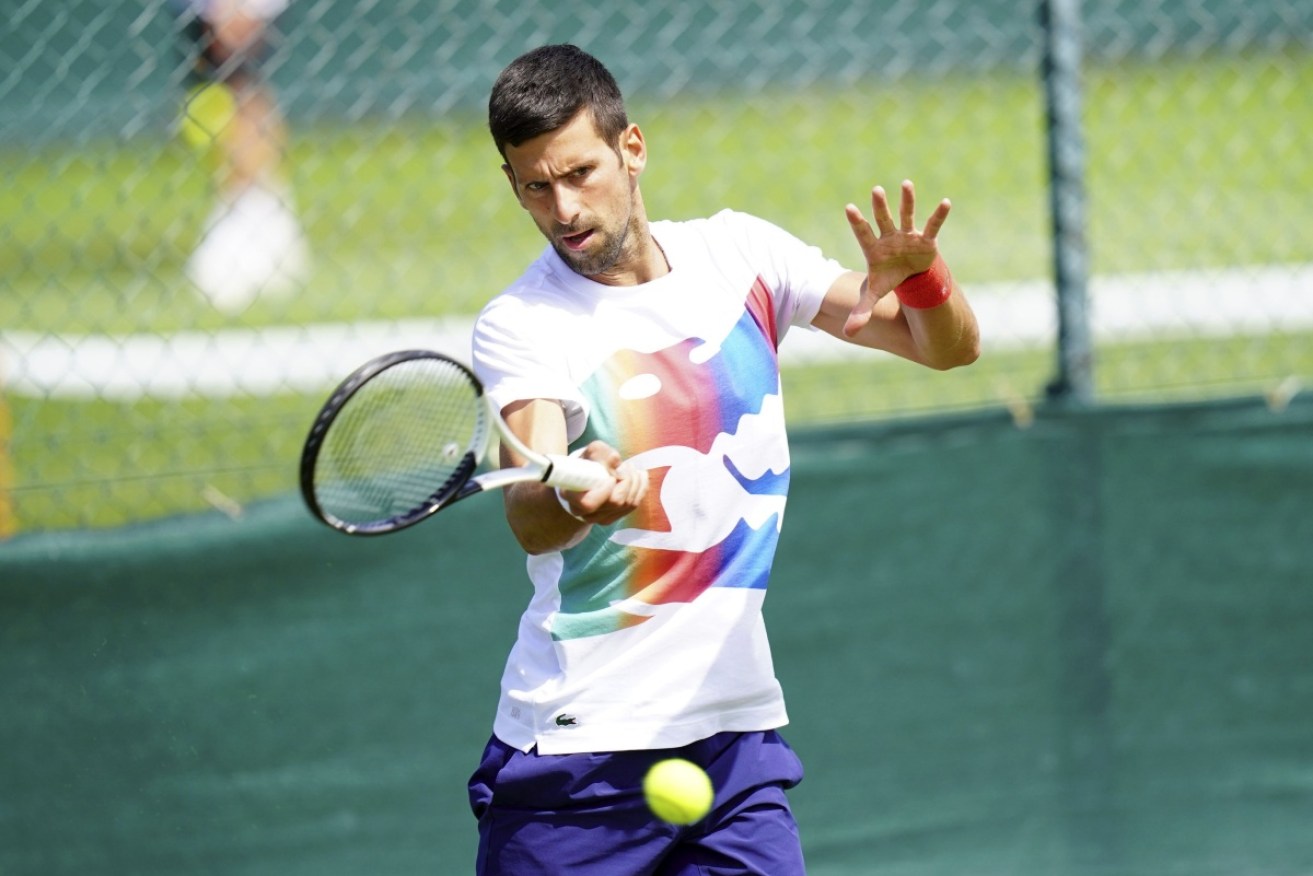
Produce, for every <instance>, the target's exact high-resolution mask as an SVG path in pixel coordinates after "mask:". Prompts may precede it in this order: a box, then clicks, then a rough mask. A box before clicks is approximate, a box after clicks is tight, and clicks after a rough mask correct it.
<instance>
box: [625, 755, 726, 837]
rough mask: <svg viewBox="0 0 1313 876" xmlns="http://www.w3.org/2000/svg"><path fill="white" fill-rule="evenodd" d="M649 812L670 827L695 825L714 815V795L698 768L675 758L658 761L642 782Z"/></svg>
mask: <svg viewBox="0 0 1313 876" xmlns="http://www.w3.org/2000/svg"><path fill="white" fill-rule="evenodd" d="M643 796H644V797H646V798H647V805H648V808H649V809H651V810H652V813H653V814H654V815H655V816H656V817H657V818H660V819H661V820H662V821H666V822H669V823H670V824H692V823H693V822H695V821H699V820H701V819H702V817H703V816H705V815H706V814H707V813H708V812H710V811H711V801H712V799H713V798H714V797H715V791H714V790H713V789H712V787H711V779H709V778H707V774H706V773H704V772H703V771H702V769H701V768H700V767H698V766H697V765H696V764H693V763H690V762H689V761H686V760H684V759H682V758H678V757H674V758H670V759H669V760H663V761H658V762H657V763H656V764H654V765H653V766H652V768H651V769H650V770H648V771H647V775H646V776H645V777H644V778H643Z"/></svg>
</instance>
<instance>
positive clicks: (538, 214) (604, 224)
mask: <svg viewBox="0 0 1313 876" xmlns="http://www.w3.org/2000/svg"><path fill="white" fill-rule="evenodd" d="M617 147H618V148H619V154H617V151H616V150H617ZM645 160H646V152H645V151H644V146H643V138H642V134H641V133H639V131H638V128H637V127H636V126H634V125H630V126H629V128H628V129H627V130H626V131H625V132H624V133H622V134H621V136H620V139H619V142H618V143H608V142H606V141H605V140H603V139H602V138H601V137H600V136H599V135H598V133H597V130H596V129H595V127H594V126H593V118H592V114H591V113H590V112H589V111H587V110H584V111H582V112H580V113H579V114H578V115H576V116H575V117H574V119H572V120H571V121H570V122H568V123H567V124H565V125H564V126H563V127H560V128H558V129H556V130H555V131H551V132H549V133H546V134H543V135H541V136H539V137H535V138H533V139H532V140H529V141H527V142H525V143H522V144H520V145H519V146H507V147H506V164H505V165H503V168H502V169H503V170H504V171H505V172H506V176H507V178H508V179H509V180H510V182H511V186H512V188H514V190H515V196H516V198H518V199H519V202H520V206H522V207H524V209H526V210H528V211H529V215H531V216H532V217H533V221H534V223H535V224H536V225H537V226H538V230H539V231H541V232H542V233H543V236H544V237H546V238H547V240H548V242H549V243H551V245H552V247H553V248H554V249H555V250H556V252H557V253H559V254H560V256H561V259H562V260H563V261H564V262H565V263H566V264H567V265H569V266H570V267H571V268H573V269H574V271H575V272H576V273H579V274H582V275H583V276H585V277H590V278H593V279H596V280H598V281H599V282H607V279H608V276H609V275H612V274H615V273H621V272H623V269H624V268H625V266H626V263H627V262H628V260H629V259H631V258H632V257H633V256H634V254H635V252H636V247H637V246H638V240H637V238H638V237H639V235H638V234H635V233H633V229H634V228H635V226H637V225H638V224H640V223H641V222H644V221H646V220H645V218H644V217H643V216H642V215H641V212H642V211H641V210H636V209H635V205H636V193H637V190H638V175H639V173H640V172H641V170H642V168H643V164H644V162H645ZM640 231H641V229H640Z"/></svg>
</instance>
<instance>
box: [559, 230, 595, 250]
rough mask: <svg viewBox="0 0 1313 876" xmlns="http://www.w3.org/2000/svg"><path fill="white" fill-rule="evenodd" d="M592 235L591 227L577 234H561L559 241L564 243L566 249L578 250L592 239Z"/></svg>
mask: <svg viewBox="0 0 1313 876" xmlns="http://www.w3.org/2000/svg"><path fill="white" fill-rule="evenodd" d="M592 236H593V232H592V229H589V230H588V231H580V232H578V233H577V234H562V235H561V243H563V244H565V247H566V249H569V250H571V251H574V252H578V251H579V250H581V249H583V248H584V247H585V246H587V245H588V241H589V240H591V239H592Z"/></svg>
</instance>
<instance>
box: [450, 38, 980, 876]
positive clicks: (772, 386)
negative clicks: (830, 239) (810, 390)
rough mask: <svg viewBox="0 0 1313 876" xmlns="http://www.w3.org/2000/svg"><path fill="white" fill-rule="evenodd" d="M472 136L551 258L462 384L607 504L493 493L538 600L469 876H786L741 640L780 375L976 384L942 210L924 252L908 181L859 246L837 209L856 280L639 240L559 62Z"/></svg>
mask: <svg viewBox="0 0 1313 876" xmlns="http://www.w3.org/2000/svg"><path fill="white" fill-rule="evenodd" d="M489 122H490V128H491V131H492V136H493V139H494V141H495V142H496V145H497V148H498V150H499V151H500V152H501V155H502V157H503V159H504V161H505V163H504V165H503V170H504V171H505V174H506V178H507V180H508V182H509V183H510V186H511V190H512V193H513V194H514V196H515V198H516V200H517V201H518V202H519V203H520V205H521V206H522V207H523V208H524V209H525V210H526V211H527V212H528V213H529V216H530V217H531V218H532V219H533V221H534V223H535V224H536V225H537V226H538V229H539V230H540V231H541V232H542V233H543V236H544V237H546V238H547V241H548V244H549V245H548V246H547V247H546V248H545V249H544V250H543V252H542V254H541V255H540V256H539V257H538V259H537V261H535V262H534V263H533V264H532V265H530V266H529V268H528V270H527V271H526V272H525V273H524V274H523V276H521V277H520V278H519V279H518V280H517V281H516V282H515V283H514V284H512V285H511V286H510V287H509V288H508V289H506V290H505V291H504V292H503V293H502V294H500V295H499V296H497V297H496V298H494V299H493V300H492V301H491V302H490V303H489V304H488V305H487V306H486V307H485V308H484V310H483V312H482V313H481V314H480V316H479V318H478V320H477V323H476V325H475V330H474V340H473V356H474V364H475V369H476V371H477V373H478V376H479V377H480V379H481V380H482V381H483V382H484V384H485V386H486V388H487V391H488V392H489V393H490V395H491V397H492V399H493V400H494V402H495V403H496V404H497V405H498V406H499V407H500V409H501V410H502V411H503V412H504V415H505V417H506V420H507V421H508V423H509V424H510V425H511V427H512V428H513V430H514V431H515V433H516V434H517V435H519V436H521V437H522V438H523V439H524V440H525V441H526V442H527V443H528V445H529V446H531V447H534V448H536V449H537V450H541V451H547V452H553V453H562V452H569V451H573V452H576V453H579V454H581V455H583V456H584V457H586V458H589V459H593V460H596V461H598V462H600V463H602V464H603V465H605V466H607V467H609V469H610V470H611V471H612V473H613V475H614V477H615V483H614V485H613V486H609V487H600V488H598V489H595V490H592V491H588V492H584V493H578V492H556V491H553V490H551V489H549V488H547V487H545V486H543V485H541V484H536V483H535V484H522V485H516V486H514V487H512V488H511V489H509V490H507V492H506V497H505V500H506V514H507V519H508V521H509V523H510V527H511V529H512V531H513V532H514V534H515V537H516V538H517V539H518V541H519V543H520V544H521V545H522V546H523V548H524V550H525V552H526V553H527V555H528V574H529V578H530V579H531V581H532V584H533V588H534V595H533V598H532V600H531V601H530V604H529V606H528V609H527V610H526V611H525V613H524V614H523V616H522V618H521V621H520V625H519V633H518V638H517V641H516V642H515V645H514V647H513V649H512V651H511V653H510V657H509V660H508V662H507V664H506V668H505V673H504V675H503V678H502V691H501V698H500V702H499V704H498V707H497V710H496V716H495V720H494V724H493V735H492V738H491V740H490V741H489V743H488V746H487V748H486V750H485V752H484V755H483V759H482V762H481V764H480V766H479V767H478V769H477V770H476V771H475V773H474V774H473V776H472V777H471V780H470V786H469V791H470V800H471V805H472V808H473V810H474V813H475V815H476V816H477V818H478V825H479V833H480V844H479V854H478V872H479V873H481V874H485V876H491V874H517V876H523V874H529V873H569V874H571V876H582V874H594V876H603V874H604V876H617V874H662V876H676V874H687V876H693V874H709V873H735V874H744V873H755V874H768V876H792V874H800V873H803V872H804V864H803V856H802V849H801V844H800V842H799V838H798V830H797V826H796V824H795V821H794V818H793V816H792V814H791V812H790V808H789V802H788V799H787V797H786V795H785V791H786V790H787V789H789V788H791V787H793V786H794V785H796V784H797V783H798V782H799V781H800V780H801V779H802V772H803V771H802V766H801V764H800V763H799V760H798V758H797V757H796V756H795V754H794V753H793V751H792V750H790V748H789V746H788V745H787V744H786V743H785V741H784V739H783V738H782V737H781V736H780V734H779V732H778V728H780V727H781V726H783V725H784V724H785V723H786V722H787V720H788V719H787V715H786V712H785V706H784V699H783V696H782V693H781V689H780V685H779V683H778V682H777V681H776V678H775V673H774V669H773V667H772V663H771V653H770V648H769V645H768V643H767V639H766V631H765V628H764V625H763V621H762V600H763V598H764V597H765V594H766V586H767V582H768V579H769V575H770V569H771V563H772V559H773V555H774V551H775V547H776V541H777V538H778V535H779V531H780V523H781V520H782V518H783V515H784V505H785V496H786V493H787V490H788V484H789V451H788V446H787V442H786V438H785V428H784V425H785V424H784V413H783V412H784V409H783V405H782V403H781V396H780V375H779V368H778V360H777V352H776V351H777V349H778V348H779V345H780V342H781V341H782V340H783V339H784V337H785V335H786V334H787V333H788V332H789V331H790V330H791V329H804V330H805V329H806V328H807V327H814V328H816V329H819V330H821V331H824V332H827V333H829V334H831V335H833V336H834V337H835V338H836V339H837V342H846V343H851V344H859V345H862V346H866V347H871V348H875V349H879V350H886V351H889V352H891V353H895V354H897V355H899V356H902V357H904V358H906V359H910V360H911V361H913V362H917V363H920V364H923V365H926V366H929V367H932V368H936V369H949V368H953V367H956V366H959V365H966V364H968V363H970V362H972V361H974V360H975V359H976V357H977V355H978V343H979V340H978V331H977V326H976V321H975V318H974V317H973V315H972V312H971V308H970V307H969V306H968V304H967V301H966V298H965V297H964V296H963V294H962V291H961V290H960V289H959V288H958V287H957V285H956V284H955V283H954V282H953V279H952V277H951V275H950V273H949V271H948V268H947V266H946V265H945V264H944V260H943V259H942V257H941V256H940V255H939V252H938V246H937V243H936V235H937V234H938V232H939V229H940V227H941V226H942V225H943V223H944V220H945V219H946V217H947V215H948V212H949V204H948V203H947V202H946V201H945V202H942V203H941V204H939V205H938V206H937V207H936V208H935V209H934V211H933V212H932V213H931V215H930V217H929V219H928V220H927V221H926V223H925V225H924V227H922V228H919V229H918V228H917V226H916V224H915V216H914V209H915V203H914V191H913V188H912V186H911V184H910V183H905V184H904V185H903V187H902V191H901V193H900V203H899V208H898V216H897V217H895V216H894V215H893V212H892V210H891V207H890V204H889V202H888V200H887V198H886V196H885V194H884V192H883V190H881V189H879V188H877V189H875V190H873V193H872V209H873V219H874V225H872V224H871V222H870V221H868V219H867V218H866V217H865V215H864V214H863V212H862V211H861V210H859V209H857V208H856V207H855V206H851V205H850V206H849V207H848V208H847V218H848V221H849V223H850V224H851V226H852V230H853V233H854V235H855V237H856V240H857V244H858V247H859V249H860V252H861V253H862V255H863V257H864V260H865V265H864V266H862V269H861V270H857V271H851V270H846V269H845V268H844V267H842V266H841V265H840V264H839V263H838V262H836V261H834V260H832V259H830V258H827V257H826V256H824V255H822V254H821V252H819V251H818V250H817V249H815V248H813V247H810V246H808V245H806V244H804V243H803V242H801V241H799V240H798V239H796V238H795V237H793V236H792V235H790V234H789V233H787V232H786V231H784V230H782V229H780V228H778V227H776V226H775V225H772V224H771V223H769V222H766V221H764V220H762V219H759V218H755V217H753V216H749V215H745V214H742V213H736V212H732V211H729V210H726V211H723V212H721V213H718V214H716V215H714V216H712V217H710V218H706V219H699V220H694V221H686V222H671V221H661V222H649V220H648V217H647V213H646V210H645V209H644V206H643V196H642V192H641V191H640V187H639V178H640V176H641V175H642V173H643V169H644V167H645V165H646V164H647V157H648V153H647V146H646V143H645V141H644V138H643V134H642V131H641V130H640V129H639V128H638V126H637V125H635V124H633V123H631V122H630V121H629V119H628V117H627V115H626V111H625V106H624V102H623V100H622V97H621V93H620V90H619V88H618V87H617V85H616V82H615V80H614V78H613V77H612V76H611V74H610V73H609V72H608V71H607V70H606V68H605V67H603V65H602V64H601V63H600V62H598V61H597V60H596V59H595V58H593V57H592V56H590V55H588V54H587V53H585V52H583V51H581V50H580V49H578V48H575V47H573V46H568V45H553V46H546V47H542V48H539V49H536V50H533V51H531V52H529V53H527V54H525V55H523V56H522V57H520V58H518V59H517V60H515V61H514V62H513V63H511V64H510V65H509V66H508V67H507V68H506V69H505V70H504V71H503V72H502V73H501V75H500V77H499V78H498V79H497V81H496V84H495V85H494V87H493V90H492V95H491V99H490V101H489ZM836 212H837V211H836ZM503 457H504V459H503V462H504V464H507V465H516V464H519V462H520V460H518V459H516V458H515V455H514V454H513V453H508V452H506V451H504V450H503ZM878 525H879V521H871V523H870V526H871V528H872V529H874V528H875V527H876V526H878ZM674 756H677V757H684V758H687V759H689V760H691V761H693V762H695V763H697V764H699V765H701V766H702V767H703V768H704V769H705V770H706V771H707V773H708V774H709V775H710V777H711V779H712V782H713V784H714V786H715V789H716V796H715V804H714V806H713V808H712V810H711V812H710V814H709V815H708V816H707V817H706V818H705V819H703V820H702V821H700V822H698V823H697V824H695V825H693V826H691V827H687V828H676V827H674V826H671V825H667V824H663V823H661V822H659V821H657V820H656V819H655V818H654V817H653V816H652V814H651V813H650V812H649V811H648V810H647V808H646V807H645V805H644V801H643V797H642V793H641V789H640V784H641V781H642V778H643V775H644V773H645V772H646V770H647V768H648V767H649V766H650V765H651V764H653V763H654V762H656V761H657V760H660V759H662V758H666V757H674Z"/></svg>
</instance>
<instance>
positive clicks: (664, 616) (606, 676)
mask: <svg viewBox="0 0 1313 876" xmlns="http://www.w3.org/2000/svg"><path fill="white" fill-rule="evenodd" d="M651 229H652V234H653V236H654V237H655V239H656V240H657V242H658V243H659V244H660V246H661V248H662V250H663V251H664V252H665V254H666V258H667V260H668V262H669V264H670V272H669V273H668V274H666V275H665V276H663V277H660V278H658V279H656V280H653V281H651V282H649V283H644V284H641V285H637V286H605V285H601V284H599V283H595V282H593V281H591V280H589V279H587V278H585V277H582V276H580V275H578V274H576V273H575V272H574V271H572V270H571V269H570V268H569V267H567V266H566V265H565V263H564V262H562V261H561V259H560V257H559V256H558V255H557V254H556V252H555V251H554V250H552V248H551V247H548V248H547V249H546V250H545V251H544V252H543V254H542V256H540V257H539V258H538V260H537V261H535V262H534V263H533V264H532V265H531V266H530V267H529V269H528V270H527V271H526V272H525V274H524V275H523V276H522V277H521V278H520V279H519V280H517V281H516V282H515V283H514V284H513V285H512V286H511V287H510V288H509V289H507V290H506V291H505V292H503V293H502V294H501V295H499V296H498V297H496V298H495V299H493V300H492V301H491V302H489V304H488V305H487V307H485V308H484V310H483V312H482V313H481V314H480V316H479V319H478V321H477V323H476V325H475V332H474V368H475V371H476V372H477V374H478V376H479V378H480V380H482V381H483V383H484V386H485V387H486V391H487V392H488V394H489V396H490V397H491V399H492V401H493V403H494V404H496V405H497V406H498V407H499V408H500V407H504V406H505V405H507V404H508V403H510V402H512V401H516V400H521V399H537V398H546V399H557V400H560V402H561V403H562V405H563V407H564V410H565V413H566V423H567V431H568V437H569V439H570V442H571V447H581V446H583V445H585V444H587V443H588V442H589V441H591V440H593V439H595V438H600V439H601V440H603V441H605V442H607V443H608V444H610V445H612V446H614V447H615V448H617V449H618V450H619V451H620V453H621V455H622V456H623V457H624V458H626V459H627V460H629V461H630V462H631V463H632V464H634V465H637V466H640V467H642V468H646V469H648V471H649V476H650V482H651V486H650V489H649V493H648V498H647V500H646V502H645V503H644V505H643V507H641V508H639V509H638V510H637V511H635V512H634V513H633V514H631V515H629V516H628V517H627V518H625V519H624V520H621V521H620V522H618V523H616V524H613V525H611V526H593V527H591V528H590V529H589V531H588V532H587V534H586V536H585V537H584V538H583V539H582V540H581V541H580V542H579V543H577V544H575V545H573V546H571V547H569V548H567V549H565V550H563V551H559V552H554V553H549V554H545V555H541V556H531V557H529V561H528V571H529V577H530V579H531V581H532V583H533V587H534V595H533V598H532V600H531V602H530V604H529V607H528V609H527V610H526V611H525V613H524V614H523V616H522V617H521V619H520V625H519V632H518V637H517V640H516V643H515V646H514V648H513V649H512V651H511V654H510V658H509V659H508V661H507V664H506V670H505V673H504V675H503V676H502V693H501V700H500V703H499V705H498V709H497V715H496V720H495V722H494V726H493V732H494V733H495V734H496V735H497V737H498V738H500V739H501V740H502V741H504V742H506V743H507V744H509V745H513V746H516V747H518V748H520V749H523V750H526V751H527V750H528V749H530V748H531V747H533V746H534V745H537V746H538V750H539V751H540V752H541V753H543V754H556V753H566V752H580V751H621V750H630V749H644V748H669V747H676V746H681V745H686V744H688V743H690V742H693V741H696V740H698V739H702V738H705V737H707V736H710V735H712V734H715V733H718V732H722V731H750V730H766V729H771V728H774V727H779V726H781V725H783V724H785V723H787V720H788V719H787V716H786V714H785V709H784V699H783V695H782V693H781V691H780V686H779V683H778V682H777V681H776V679H775V672H774V668H773V665H772V663H771V655H770V648H769V646H768V644H767V641H766V632H765V626H764V624H763V621H762V615H761V607H762V600H763V599H764V597H765V593H766V584H767V579H768V576H769V573H770V567H771V563H772V561H773V558H774V552H775V545H776V541H777V540H778V536H779V530H780V524H781V521H782V519H783V515H784V503H785V495H786V492H787V488H788V481H789V451H788V444H787V440H786V437H785V431H784V408H783V404H782V402H781V398H780V382H779V364H778V359H777V354H776V350H777V348H778V345H779V342H780V341H781V340H782V338H783V336H784V333H785V331H786V330H787V329H788V327H789V326H802V325H807V324H808V323H810V322H811V320H812V319H813V318H814V317H815V315H816V313H817V311H818V310H819V307H820V303H821V299H822V298H823V296H824V294H825V292H826V290H827V289H829V287H830V285H831V284H832V283H833V282H834V280H835V279H836V278H837V277H838V276H839V275H840V274H841V273H842V272H843V268H842V267H841V266H840V265H839V264H838V263H837V262H834V261H832V260H830V259H827V258H825V257H824V256H823V255H822V254H821V252H820V251H819V250H818V249H816V248H814V247H809V246H807V245H805V244H803V243H802V242H801V241H799V240H798V239H797V238H795V237H793V236H792V235H790V234H788V233H787V232H785V231H783V230H781V229H779V228H778V227H776V226H774V225H772V224H770V223H768V222H765V221H763V220H761V219H757V218H755V217H752V216H748V215H746V214H742V213H735V212H731V211H724V212H721V213H719V214H717V215H715V216H713V217H711V218H710V219H701V220H694V221H689V222H655V223H653V224H652V225H651Z"/></svg>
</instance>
